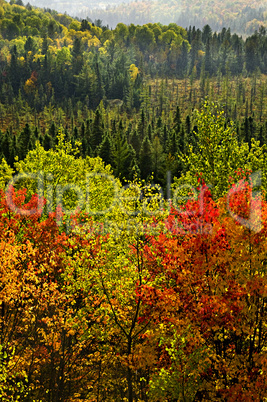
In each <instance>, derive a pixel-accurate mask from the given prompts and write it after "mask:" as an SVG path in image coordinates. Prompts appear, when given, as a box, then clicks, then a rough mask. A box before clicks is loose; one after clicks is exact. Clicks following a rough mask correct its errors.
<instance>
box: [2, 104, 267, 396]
mask: <svg viewBox="0 0 267 402" xmlns="http://www.w3.org/2000/svg"><path fill="white" fill-rule="evenodd" d="M195 113H196V116H195V120H196V123H197V126H198V132H197V133H196V134H197V136H198V139H199V142H198V147H199V154H198V159H196V157H195V154H194V150H193V149H192V148H190V149H189V152H188V154H187V163H188V165H189V166H188V171H189V172H191V175H192V177H193V178H196V179H197V185H198V189H196V193H197V194H196V196H195V197H194V196H192V195H190V198H189V199H187V201H185V202H184V203H182V205H180V204H178V203H177V202H176V199H175V198H173V199H172V202H171V203H170V202H169V201H164V199H163V197H162V194H161V193H160V191H159V189H158V188H157V187H155V186H152V185H147V184H145V183H144V182H142V181H140V180H137V179H135V180H133V181H131V182H129V183H128V185H127V186H124V187H123V186H122V184H121V183H120V181H119V180H118V179H117V180H116V179H115V178H113V179H114V183H116V188H117V192H116V197H115V195H114V192H112V191H111V190H110V189H108V187H107V178H108V179H109V180H110V178H111V177H112V172H111V170H110V167H109V166H106V167H105V166H104V164H103V162H102V161H101V159H100V158H88V157H87V158H82V157H79V156H78V155H77V150H76V149H75V148H73V147H72V146H71V143H70V142H68V141H65V140H64V136H63V134H62V132H61V131H60V133H59V136H58V144H57V146H56V148H55V149H53V150H48V151H45V149H44V148H43V147H42V146H41V145H40V144H37V146H36V147H35V148H34V149H33V150H31V151H29V152H28V154H27V155H26V157H25V158H24V159H23V160H21V161H18V162H16V163H15V169H16V171H17V172H19V173H23V172H24V173H27V172H37V171H38V170H39V171H42V174H43V177H45V178H46V182H45V185H44V192H42V193H40V191H39V193H38V192H37V194H36V188H35V186H34V185H33V182H34V181H35V182H36V177H35V178H33V181H29V179H27V180H26V181H25V180H22V179H21V180H20V182H17V183H13V184H14V185H15V187H14V185H13V184H12V182H10V183H9V186H8V187H7V188H6V190H5V192H4V191H3V190H1V199H0V278H1V288H0V345H1V347H0V359H1V360H0V366H1V375H0V392H1V398H2V399H3V400H20V401H25V402H26V401H33V400H44V401H53V402H54V401H72V402H74V401H77V402H78V401H88V402H89V401H121V400H125V401H129V402H134V401H135V402H137V401H143V402H150V401H162V402H164V401H166V400H179V401H211V400H212V401H219V400H221V401H224V400H229V401H236V400H241V401H242V400H243V401H248V400H252V399H253V400H255V401H258V402H260V401H262V400H264V398H266V397H267V388H266V384H267V378H266V373H267V370H266V366H267V360H266V348H267V344H266V341H267V336H266V335H267V332H266V331H267V323H266V307H267V306H266V297H267V296H266V291H267V283H266V238H267V236H266V235H267V233H266V230H267V204H266V201H265V200H264V197H263V196H262V197H259V194H258V196H255V193H254V192H253V188H252V184H253V183H251V181H250V173H251V171H255V170H256V169H261V170H262V182H261V183H258V184H257V185H259V184H261V190H262V195H263V194H264V191H265V189H266V179H265V177H266V173H265V172H266V171H267V169H266V166H265V165H266V162H265V158H264V155H263V153H264V150H265V148H264V147H260V145H259V144H257V143H256V142H254V143H253V146H252V148H251V149H249V147H248V146H246V145H245V144H243V145H239V144H238V142H237V140H236V138H235V137H234V135H233V134H234V132H233V128H232V126H231V125H229V126H228V127H227V126H226V119H225V116H224V115H223V113H222V112H221V111H220V109H219V107H218V105H215V104H208V103H205V104H204V106H203V108H202V109H201V110H200V111H198V112H195ZM255 150H256V152H255ZM185 157H186V155H184V158H185ZM226 158H227V161H229V163H228V164H227V163H225V164H223V163H222V162H226ZM238 158H240V159H242V161H243V165H242V167H243V169H239V167H240V166H239V159H238ZM205 162H206V164H205ZM199 169H203V170H202V172H200V171H199ZM1 171H4V172H6V177H7V179H8V175H11V174H12V172H11V170H10V169H9V170H8V166H7V164H6V163H4V162H3V163H2V166H1ZM196 171H197V172H198V175H197V176H196V175H195V173H196ZM86 173H87V174H91V176H90V177H92V180H91V181H90V192H89V193H90V195H91V200H92V201H93V202H94V203H95V204H94V205H95V208H94V209H91V210H90V211H89V212H88V211H86V210H85V209H80V210H78V209H77V208H76V210H75V206H74V205H75V194H73V193H67V198H66V199H61V200H62V202H63V203H64V206H65V210H64V208H63V209H62V207H63V204H61V205H59V204H57V203H55V204H53V205H51V204H49V200H51V199H53V197H52V196H51V191H52V195H53V194H54V193H57V190H58V189H61V190H62V188H63V187H62V186H64V185H65V184H68V183H70V182H72V183H75V184H76V185H77V186H80V188H81V189H84V175H85V174H86ZM229 176H231V177H232V181H231V179H229ZM211 177H212V178H214V181H213V183H212V184H213V187H212V188H211V189H210V190H209V189H208V188H207V186H206V184H205V183H208V180H209V179H210V178H211ZM93 179H94V180H93ZM235 182H238V185H237V186H236V185H233V186H232V183H235ZM184 183H185V184H187V185H188V186H189V185H190V184H192V182H191V181H190V180H189V179H188V178H184ZM39 190H40V189H39ZM107 190H108V191H107ZM229 190H230V191H229ZM227 191H228V195H229V196H228V197H227V196H226V195H224V194H225V193H226V192H227ZM43 196H45V198H46V199H47V201H42V199H43ZM38 205H39V208H38ZM109 205H111V208H106V207H107V206H109ZM40 206H41V208H40ZM42 208H43V211H42ZM103 208H104V209H105V211H104V213H103ZM227 208H228V209H227ZM96 209H98V210H102V213H100V214H95V213H94V211H95V210H96ZM68 211H71V213H68ZM251 211H253V219H254V225H253V227H252V226H248V225H243V224H240V220H239V221H238V220H235V219H233V216H237V215H238V216H240V217H242V218H243V219H244V220H246V219H249V218H251V214H250V212H251ZM229 212H231V213H230V214H229ZM242 222H243V221H242Z"/></svg>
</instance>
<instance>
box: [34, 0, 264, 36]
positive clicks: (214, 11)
mask: <svg viewBox="0 0 267 402" xmlns="http://www.w3.org/2000/svg"><path fill="white" fill-rule="evenodd" d="M31 4H32V5H36V6H38V7H46V8H51V9H56V10H57V11H59V12H61V13H64V12H65V11H67V13H68V14H70V15H72V16H74V17H79V18H81V19H86V18H87V17H89V18H90V19H91V20H93V21H94V20H95V19H100V20H102V21H103V24H104V25H109V26H110V27H112V28H115V27H116V25H117V24H118V23H120V22H123V23H125V24H131V23H133V24H139V25H143V24H147V23H149V22H152V23H155V22H160V23H162V24H167V25H168V24H169V23H171V22H175V23H177V24H178V25H181V26H182V27H183V28H186V27H189V25H191V26H195V27H196V28H200V29H202V28H203V27H204V25H206V24H208V25H210V26H211V28H212V29H213V30H216V31H219V30H221V29H222V28H223V27H227V28H231V30H232V31H234V32H236V33H238V34H240V35H251V34H252V33H253V32H254V31H255V30H257V29H258V28H259V27H260V26H261V25H264V26H266V21H267V2H266V0H253V1H249V0H233V1H223V0H200V1H193V0H176V1H173V0H144V1H142V0H138V1H118V0H113V1H112V0H104V1H101V2H97V1H94V2H90V1H81V0H80V1H75V2H73V1H69V2H68V1H64V2H60V1H44V0H32V2H31Z"/></svg>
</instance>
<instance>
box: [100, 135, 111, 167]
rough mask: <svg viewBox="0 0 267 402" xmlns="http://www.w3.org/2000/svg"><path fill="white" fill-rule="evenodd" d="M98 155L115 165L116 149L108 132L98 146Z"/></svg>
mask: <svg viewBox="0 0 267 402" xmlns="http://www.w3.org/2000/svg"><path fill="white" fill-rule="evenodd" d="M97 153H98V156H100V158H101V159H103V161H104V162H105V163H106V164H107V165H111V166H113V155H114V150H113V146H112V142H111V139H110V136H109V135H108V134H105V135H104V138H103V141H102V142H101V144H100V145H99V147H98V151H97Z"/></svg>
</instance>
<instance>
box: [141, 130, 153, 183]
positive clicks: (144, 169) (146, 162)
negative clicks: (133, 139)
mask: <svg viewBox="0 0 267 402" xmlns="http://www.w3.org/2000/svg"><path fill="white" fill-rule="evenodd" d="M152 166H153V160H152V145H151V142H150V141H149V138H148V136H147V135H146V136H145V138H144V139H143V141H142V146H141V150H140V157H139V167H140V172H141V178H142V179H147V178H148V177H149V176H150V175H151V173H152Z"/></svg>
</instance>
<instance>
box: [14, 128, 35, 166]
mask: <svg viewBox="0 0 267 402" xmlns="http://www.w3.org/2000/svg"><path fill="white" fill-rule="evenodd" d="M34 146H35V139H34V137H33V134H32V131H31V128H30V126H29V124H28V123H26V124H25V127H24V129H23V130H22V132H21V133H20V136H19V139H18V156H19V158H20V159H24V158H25V156H26V155H27V153H28V151H30V150H32V149H33V148H34Z"/></svg>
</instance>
